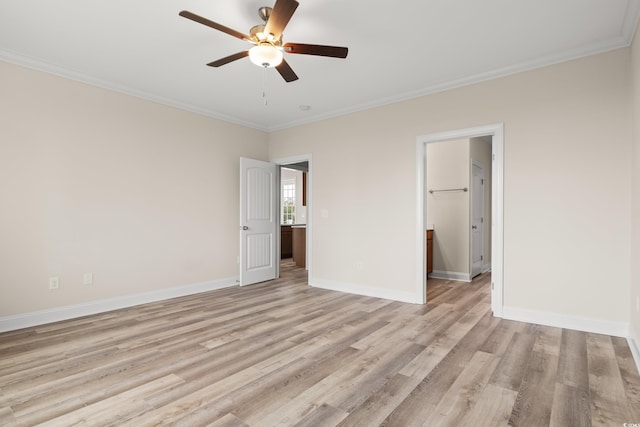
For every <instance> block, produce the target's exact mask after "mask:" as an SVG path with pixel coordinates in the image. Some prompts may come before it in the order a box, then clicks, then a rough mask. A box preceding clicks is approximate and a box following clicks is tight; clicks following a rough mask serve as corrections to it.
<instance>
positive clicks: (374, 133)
mask: <svg viewBox="0 0 640 427" xmlns="http://www.w3.org/2000/svg"><path fill="white" fill-rule="evenodd" d="M629 60H630V55H629V49H621V50H617V51H612V52H608V53H604V54H600V55H596V56H592V57H588V58H583V59H579V60H575V61H571V62H566V63H562V64H558V65H554V66H551V67H547V68H542V69H537V70H533V71H530V72H525V73H520V74H517V75H512V76H509V77H504V78H500V79H496V80H492V81H488V82H484V83H480V84H476V85H471V86H467V87H464V88H460V89H457V90H451V91H447V92H443V93H438V94H434V95H430V96H424V97H421V98H417V99H413V100H409V101H405V102H400V103H396V104H393V105H388V106H384V107H380V108H376V109H371V110H368V111H363V112H358V113H354V114H350V115H348V116H343V117H339V118H335V119H331V120H327V121H324V122H320V123H314V124H309V125H305V126H300V127H296V128H291V129H286V130H282V131H278V132H275V133H272V134H270V135H269V155H270V158H274V159H275V158H282V157H287V156H294V155H299V154H306V153H311V154H312V155H313V205H312V206H313V212H312V218H313V226H312V233H313V270H312V277H311V281H312V283H313V282H314V281H316V282H324V283H329V282H330V283H332V284H333V285H334V287H336V286H339V285H340V284H343V285H344V286H345V288H348V287H350V286H351V287H353V286H352V285H359V286H366V287H370V288H375V289H380V290H388V291H393V292H413V291H414V290H415V284H416V277H415V271H416V266H417V263H419V262H422V260H421V259H418V255H417V253H416V248H415V239H416V237H415V235H416V232H417V231H416V215H417V209H416V191H417V189H416V137H417V136H421V135H427V134H430V133H435V132H443V131H449V130H455V129H464V128H470V127H475V126H481V125H487V124H494V123H504V132H505V134H504V138H505V139H504V141H505V143H504V144H505V147H504V157H505V160H504V181H505V184H504V254H505V256H504V303H505V306H508V307H513V308H516V309H522V310H535V311H539V312H552V313H564V314H565V315H566V316H573V317H579V318H582V317H584V318H589V319H596V320H604V321H610V322H623V323H626V322H628V321H629V310H628V307H629V301H628V299H629V283H630V251H629V248H630V243H631V242H630V237H629V236H630V231H631V225H630V215H629V212H630V209H631V204H630V197H629V195H630V192H631V187H630V184H631V163H630V161H629V158H630V156H631V136H630V132H629V129H630V127H631V117H630V109H629V99H628V92H629V84H630V83H629V81H630V76H629ZM356 164H357V165H361V166H360V167H357V168H355V167H354V166H353V165H356ZM345 207H348V209H346V208H345ZM323 211H324V212H323ZM321 213H325V214H326V215H325V217H323V216H321Z"/></svg>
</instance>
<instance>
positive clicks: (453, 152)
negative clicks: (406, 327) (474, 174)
mask: <svg viewBox="0 0 640 427" xmlns="http://www.w3.org/2000/svg"><path fill="white" fill-rule="evenodd" d="M469 150H470V144H469V139H460V140H455V141H445V142H435V143H430V144H427V167H426V188H427V193H426V194H425V199H426V205H427V207H426V212H427V223H428V224H433V225H434V236H433V274H432V275H433V276H434V277H435V276H437V277H443V278H451V279H459V280H468V279H469V277H468V276H469V273H470V271H469V245H470V240H469V237H470V236H469V224H470V217H469V215H470V208H469V202H470V197H469V194H470V192H463V191H451V192H448V191H437V190H445V189H455V188H465V187H467V188H468V187H469V178H470V175H469V170H470V151H469ZM429 190H436V191H434V192H433V193H430V192H429Z"/></svg>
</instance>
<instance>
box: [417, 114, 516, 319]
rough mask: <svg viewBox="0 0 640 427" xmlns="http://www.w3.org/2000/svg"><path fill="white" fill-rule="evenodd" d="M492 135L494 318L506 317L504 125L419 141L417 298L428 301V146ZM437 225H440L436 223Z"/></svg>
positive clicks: (430, 136) (418, 139)
mask: <svg viewBox="0 0 640 427" xmlns="http://www.w3.org/2000/svg"><path fill="white" fill-rule="evenodd" d="M489 135H491V136H492V141H491V153H492V157H493V165H492V167H491V193H492V194H491V221H492V227H491V281H492V282H493V291H492V292H491V309H492V311H493V315H494V316H496V317H502V310H503V304H504V303H503V301H504V297H503V295H504V283H503V281H504V275H503V272H504V231H503V226H504V220H503V218H504V212H503V210H504V185H503V182H504V124H502V123H497V124H493V125H487V126H479V127H475V128H468V129H459V130H453V131H447V132H439V133H432V134H429V135H422V136H418V137H417V138H416V180H417V182H416V189H417V193H416V253H417V254H418V257H419V258H418V260H417V262H416V295H417V299H421V300H422V301H423V303H424V302H426V286H427V284H426V266H425V264H426V257H425V255H426V243H425V239H424V230H425V229H426V228H425V224H426V209H425V205H424V201H425V198H424V193H425V176H426V152H427V147H426V145H427V144H429V143H433V142H441V141H448V140H454V139H461V138H475V137H479V136H489ZM436 226H437V224H436Z"/></svg>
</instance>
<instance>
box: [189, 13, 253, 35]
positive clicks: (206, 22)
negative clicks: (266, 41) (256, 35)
mask: <svg viewBox="0 0 640 427" xmlns="http://www.w3.org/2000/svg"><path fill="white" fill-rule="evenodd" d="M178 15H180V16H182V17H184V18H187V19H191V20H192V21H195V22H197V23H199V24H202V25H206V26H207V27H211V28H214V29H216V30H218V31H222V32H223V33H227V34H229V35H230V36H233V37H236V38H239V39H240V40H248V39H249V36H248V35H246V34H243V33H241V32H240V31H236V30H234V29H231V28H229V27H225V26H224V25H221V24H218V23H217V22H213V21H211V20H209V19H207V18H203V17H202V16H200V15H196V14H195V13H192V12H189V11H188V10H183V11H182V12H180V13H179V14H178Z"/></svg>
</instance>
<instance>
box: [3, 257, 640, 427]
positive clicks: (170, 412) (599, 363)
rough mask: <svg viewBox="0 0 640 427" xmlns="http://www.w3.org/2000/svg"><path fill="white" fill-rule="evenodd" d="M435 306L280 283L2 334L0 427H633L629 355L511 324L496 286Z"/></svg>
mask: <svg viewBox="0 0 640 427" xmlns="http://www.w3.org/2000/svg"><path fill="white" fill-rule="evenodd" d="M428 297H429V300H430V303H429V304H428V305H426V306H420V305H411V304H403V303H398V302H391V301H387V300H382V299H378V298H370V297H363V296H356V295H349V294H342V293H338V292H332V291H326V290H321V289H316V288H310V287H308V286H306V274H305V271H304V270H302V269H298V268H295V267H294V266H293V265H292V264H291V263H289V264H287V265H286V266H285V268H284V269H283V271H282V278H281V279H280V280H278V281H275V282H269V283H264V284H259V285H254V286H250V287H246V288H230V289H224V290H220V291H214V292H209V293H205V294H199V295H195V296H190V297H184V298H177V299H173V300H170V301H164V302H159V303H154V304H147V305H143V306H139V307H134V308H130V309H124V310H118V311H114V312H110V313H105V314H100V315H96V316H90V317H85V318H81V319H75V320H71V321H65V322H60V323H56V324H51V325H45V326H40V327H34V328H29V329H24V330H20V331H14V332H9V333H4V334H0V425H2V426H7V425H36V424H39V423H42V424H43V425H52V426H71V425H89V426H102V425H114V426H136V427H139V426H151V425H185V426H201V425H210V426H247V425H249V426H275V425H287V426H288V425H301V426H334V425H349V426H350V425H360V426H376V425H385V426H403V427H404V426H419V425H426V426H437V425H447V426H472V425H473V426H491V427H493V426H500V425H514V426H526V427H531V426H548V425H553V426H589V425H598V426H599V425H603V426H622V425H623V423H640V378H639V376H638V372H637V370H636V367H635V365H634V362H633V359H632V356H631V353H630V351H629V348H628V346H627V343H626V341H625V340H624V339H621V338H614V337H609V336H604V335H597V334H589V333H583V332H576V331H570V330H564V329H557V328H551V327H543V326H536V325H532V324H527V323H519V322H513V321H507V320H500V319H495V318H493V317H492V316H491V314H490V309H489V303H490V301H489V276H487V275H485V276H481V277H479V278H478V279H476V280H474V282H473V283H471V284H461V283H454V282H447V281H442V280H430V281H429V295H428Z"/></svg>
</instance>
